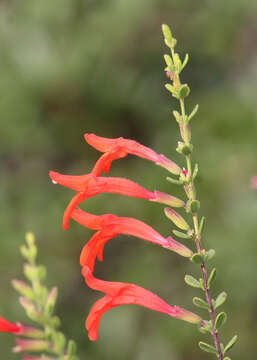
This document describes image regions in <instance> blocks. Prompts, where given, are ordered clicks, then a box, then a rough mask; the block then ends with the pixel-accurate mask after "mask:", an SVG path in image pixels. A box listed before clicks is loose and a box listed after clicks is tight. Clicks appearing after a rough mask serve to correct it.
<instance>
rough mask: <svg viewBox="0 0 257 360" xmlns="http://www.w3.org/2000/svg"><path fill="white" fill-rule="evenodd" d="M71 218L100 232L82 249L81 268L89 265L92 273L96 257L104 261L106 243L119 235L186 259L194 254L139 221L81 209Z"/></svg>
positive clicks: (75, 211)
mask: <svg viewBox="0 0 257 360" xmlns="http://www.w3.org/2000/svg"><path fill="white" fill-rule="evenodd" d="M71 217H72V218H73V219H74V220H76V221H77V222H78V223H80V224H81V225H83V226H85V227H88V228H90V229H93V230H100V231H98V232H97V233H95V234H94V235H93V236H92V238H91V239H90V240H89V242H88V243H87V244H86V245H85V246H84V248H83V249H82V252H81V255H80V264H81V266H83V265H88V266H89V268H90V270H91V271H93V270H94V263H95V259H96V256H97V257H98V259H99V260H100V261H102V258H103V255H102V253H103V248H104V245H105V243H106V242H107V241H109V240H110V239H112V238H113V237H115V236H117V235H119V234H124V235H131V236H135V237H138V238H140V239H143V240H146V241H149V242H152V243H154V244H157V245H161V246H162V247H164V248H167V249H169V250H172V251H174V252H176V253H178V254H180V255H182V256H185V257H190V256H192V254H193V253H192V251H191V250H190V249H188V248H187V247H186V246H184V245H182V244H180V243H179V242H177V241H175V240H174V239H172V238H171V237H168V238H167V239H166V238H164V237H163V236H162V235H160V234H159V233H158V232H157V231H155V230H154V229H153V228H152V227H151V226H149V225H147V224H145V223H144V222H142V221H140V220H137V219H133V218H128V217H118V216H115V215H112V214H105V215H100V216H96V215H92V214H89V213H87V212H85V211H83V210H81V209H79V208H78V209H74V210H73V212H72V214H71Z"/></svg>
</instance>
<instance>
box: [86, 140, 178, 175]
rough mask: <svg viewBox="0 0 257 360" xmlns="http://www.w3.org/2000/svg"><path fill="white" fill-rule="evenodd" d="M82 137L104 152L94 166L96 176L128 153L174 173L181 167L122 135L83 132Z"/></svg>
mask: <svg viewBox="0 0 257 360" xmlns="http://www.w3.org/2000/svg"><path fill="white" fill-rule="evenodd" d="M84 138H85V140H86V142H87V143H88V144H89V145H91V146H93V147H94V148H95V149H97V150H98V151H101V152H103V153H105V154H104V155H103V156H101V157H100V159H99V160H98V161H97V163H96V165H95V167H94V170H93V173H94V174H95V175H97V176H98V175H100V173H101V171H102V170H104V172H106V173H107V172H108V171H109V169H110V166H111V164H112V161H113V160H116V159H121V158H124V157H125V156H127V155H128V154H132V155H136V156H139V157H141V158H144V159H147V160H150V161H153V162H154V163H155V164H156V165H159V166H162V167H164V168H165V169H167V170H168V171H170V172H171V173H173V174H175V175H179V174H180V171H181V169H180V167H179V166H178V165H177V164H175V163H174V162H173V161H171V160H170V159H168V158H166V157H165V156H164V155H162V154H157V153H156V152H155V151H154V150H152V149H150V148H148V147H146V146H144V145H141V144H140V143H138V142H137V141H135V140H130V139H124V138H123V137H120V138H116V139H109V138H104V137H101V136H97V135H95V134H85V135H84Z"/></svg>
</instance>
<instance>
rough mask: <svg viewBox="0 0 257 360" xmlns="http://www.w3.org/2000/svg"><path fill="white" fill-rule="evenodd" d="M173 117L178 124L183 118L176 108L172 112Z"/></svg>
mask: <svg viewBox="0 0 257 360" xmlns="http://www.w3.org/2000/svg"><path fill="white" fill-rule="evenodd" d="M172 113H173V115H174V118H175V119H176V121H177V122H178V123H179V124H180V123H181V122H182V120H183V118H182V116H181V115H180V113H179V112H178V111H176V110H174V111H173V112H172Z"/></svg>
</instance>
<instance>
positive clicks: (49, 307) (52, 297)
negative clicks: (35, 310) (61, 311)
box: [45, 287, 58, 315]
mask: <svg viewBox="0 0 257 360" xmlns="http://www.w3.org/2000/svg"><path fill="white" fill-rule="evenodd" d="M57 296H58V290H57V288H56V287H53V288H52V289H51V290H50V292H49V295H48V298H47V301H46V305H45V312H46V314H47V315H51V314H52V313H53V310H54V307H55V303H56V299H57Z"/></svg>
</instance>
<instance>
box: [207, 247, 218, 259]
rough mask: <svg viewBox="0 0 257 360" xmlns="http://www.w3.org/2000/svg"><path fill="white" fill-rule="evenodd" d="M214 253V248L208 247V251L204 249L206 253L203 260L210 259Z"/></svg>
mask: <svg viewBox="0 0 257 360" xmlns="http://www.w3.org/2000/svg"><path fill="white" fill-rule="evenodd" d="M215 254H216V251H215V250H214V249H210V250H208V251H206V255H205V261H209V260H211V259H212V258H213V257H214V256H215Z"/></svg>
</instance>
